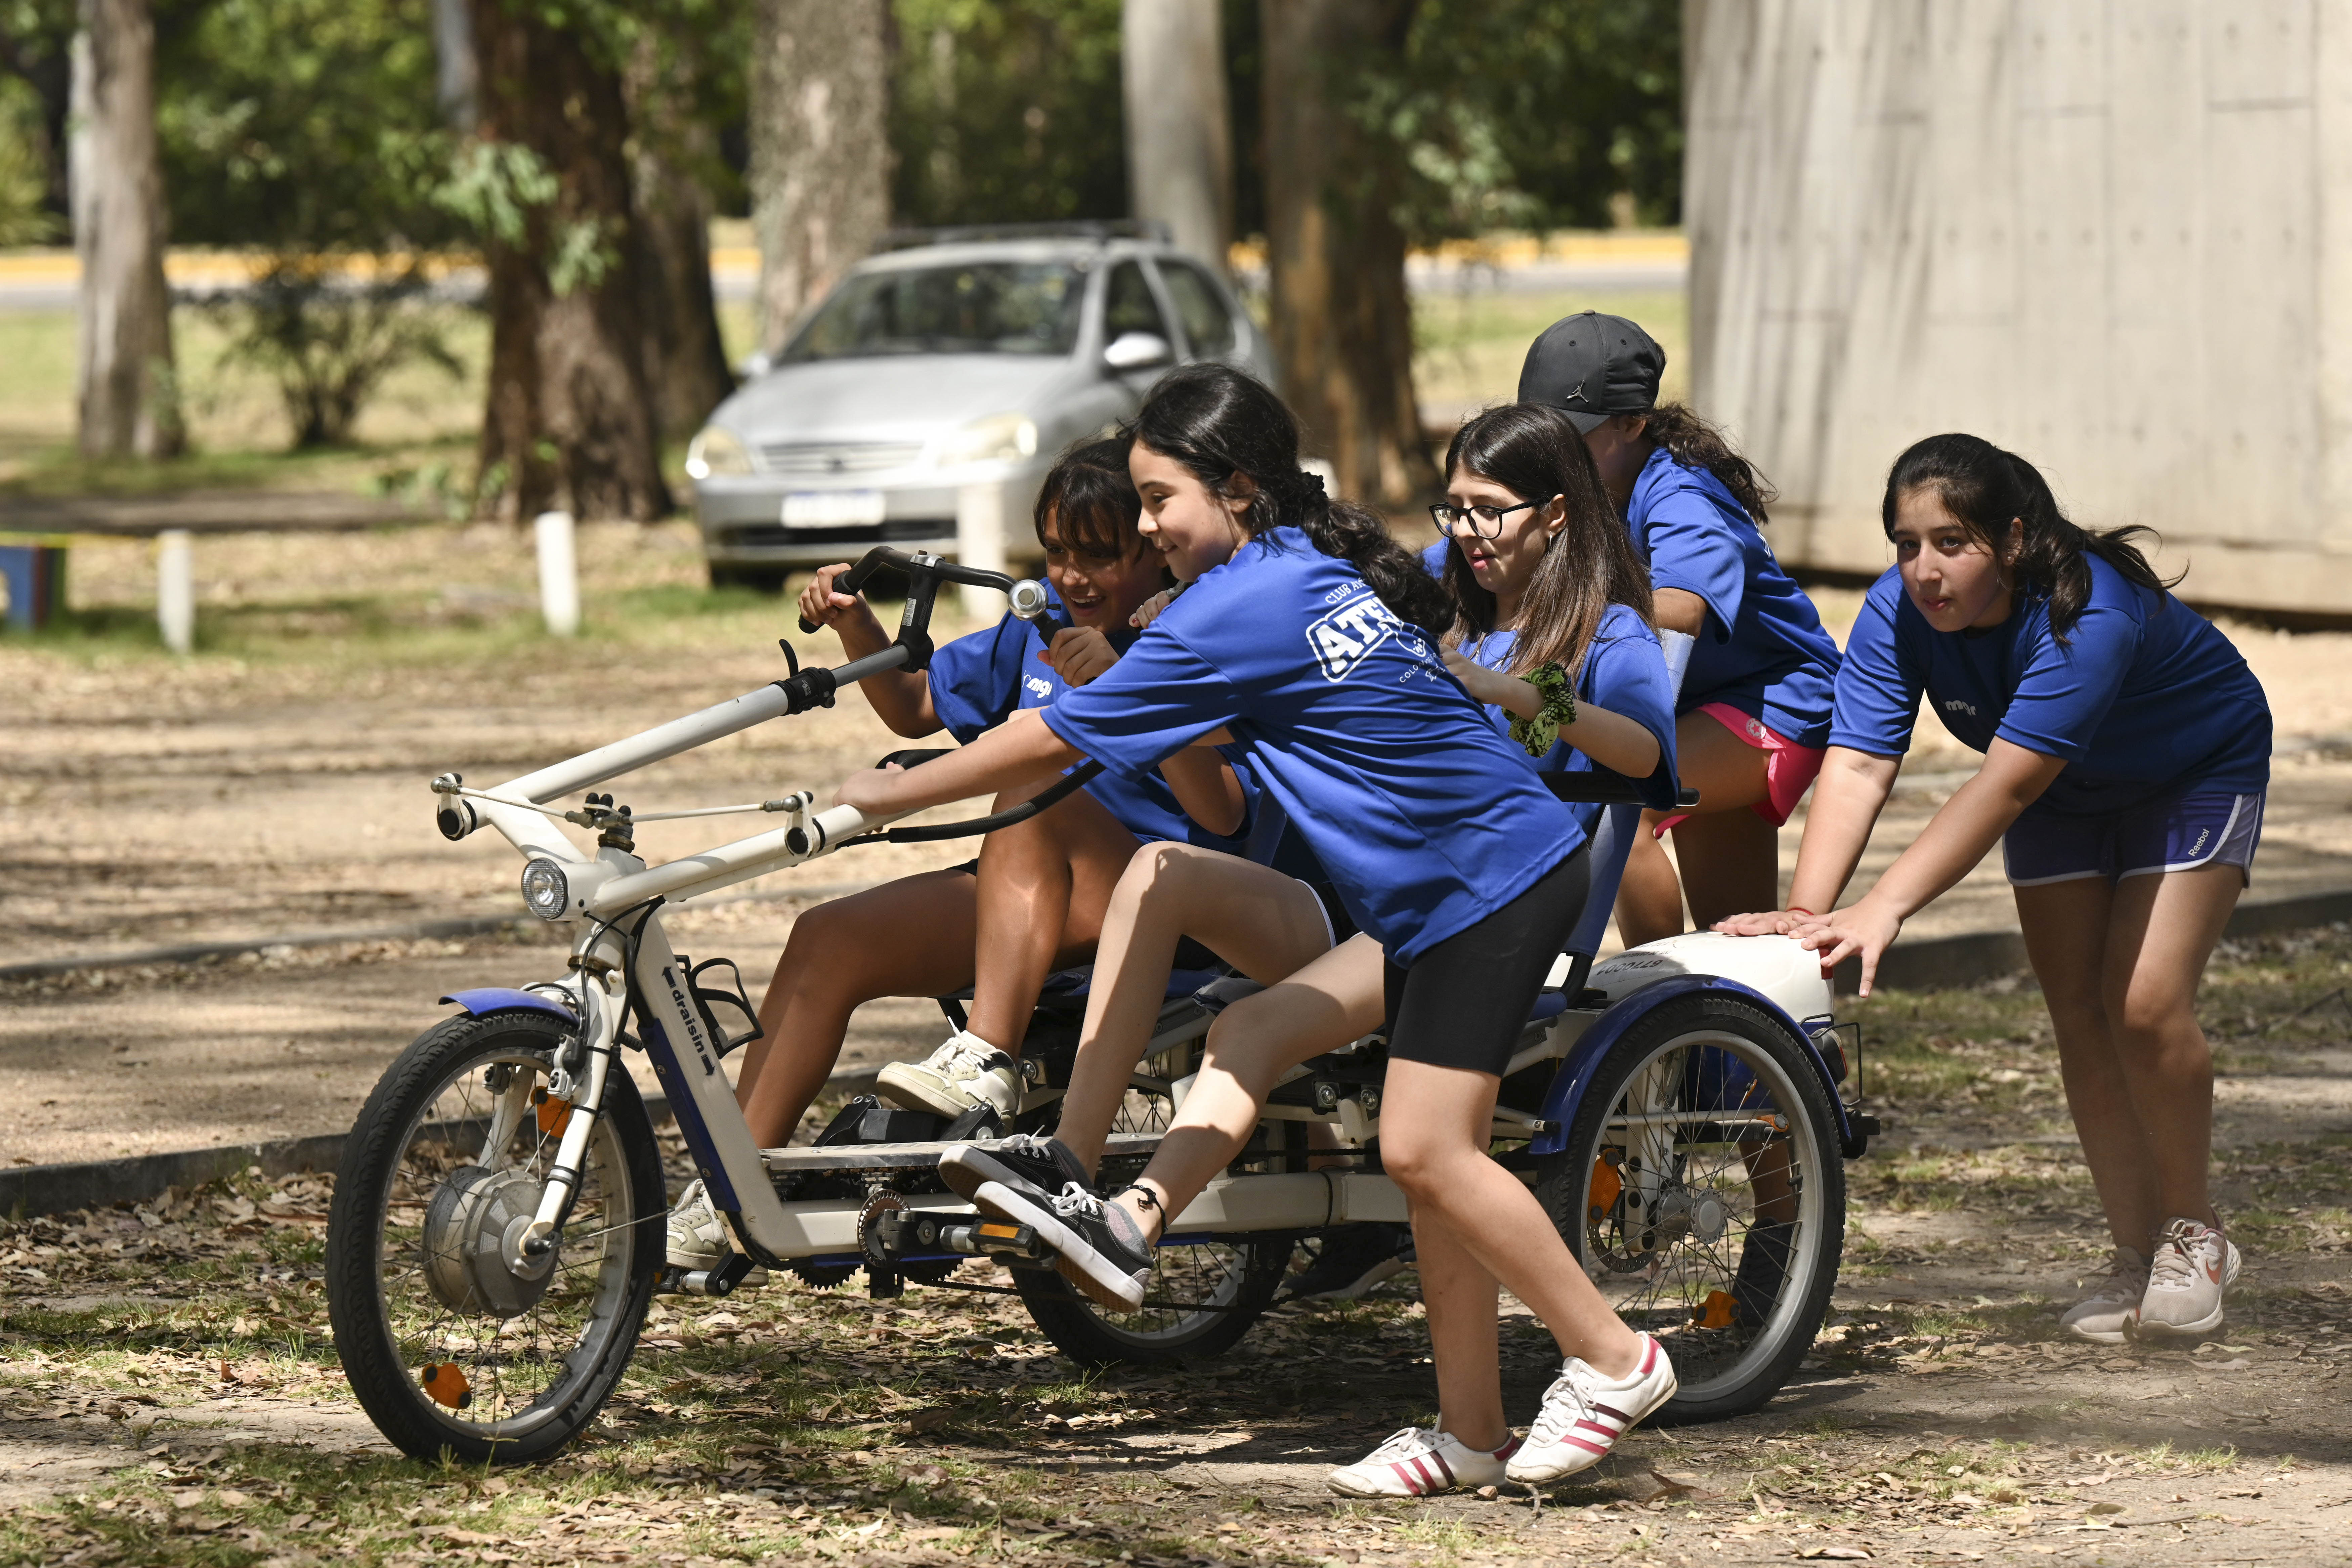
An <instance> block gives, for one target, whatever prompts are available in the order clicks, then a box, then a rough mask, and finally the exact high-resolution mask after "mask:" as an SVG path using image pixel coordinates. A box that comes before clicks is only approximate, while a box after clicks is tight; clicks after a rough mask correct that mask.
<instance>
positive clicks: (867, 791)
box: [833, 763, 907, 816]
mask: <svg viewBox="0 0 2352 1568" xmlns="http://www.w3.org/2000/svg"><path fill="white" fill-rule="evenodd" d="M906 776H907V770H906V769H904V768H902V767H900V766H899V765H898V763H887V764H886V765H884V766H882V767H878V768H869V769H867V770H866V771H865V772H863V773H852V774H850V775H849V776H848V777H847V778H845V779H844V780H842V781H841V787H840V788H839V789H837V790H835V791H834V792H833V804H834V805H854V806H856V808H857V809H858V810H859V811H862V812H864V813H865V814H866V816H888V815H889V814H890V813H891V812H893V811H895V810H897V809H898V807H897V805H896V804H895V800H894V796H895V795H897V793H898V788H899V781H901V780H903V779H904V778H905V777H906Z"/></svg>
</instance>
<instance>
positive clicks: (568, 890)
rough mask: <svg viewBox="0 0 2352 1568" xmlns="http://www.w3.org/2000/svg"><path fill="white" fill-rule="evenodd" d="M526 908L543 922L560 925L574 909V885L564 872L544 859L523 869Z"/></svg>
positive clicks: (523, 900) (534, 861) (523, 892)
mask: <svg viewBox="0 0 2352 1568" xmlns="http://www.w3.org/2000/svg"><path fill="white" fill-rule="evenodd" d="M522 902H523V907H524V908H525V909H527V910H530V912H531V913H532V914H535V915H537V916H538V917H539V918H540V919H541V920H543V921H560V920H562V918H563V917H564V916H565V915H566V914H568V913H570V912H571V909H572V882H571V879H569V878H567V877H565V876H564V874H563V868H562V866H559V865H557V864H556V863H555V862H554V861H552V860H550V859H547V858H543V857H542V858H538V859H535V860H532V861H530V862H529V863H528V864H526V865H525V866H524V867H523V868H522Z"/></svg>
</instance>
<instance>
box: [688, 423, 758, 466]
mask: <svg viewBox="0 0 2352 1568" xmlns="http://www.w3.org/2000/svg"><path fill="white" fill-rule="evenodd" d="M750 472H751V448H750V447H746V446H745V445H743V443H742V441H741V439H740V437H737V436H736V435H735V433H734V432H733V431H731V430H722V429H720V428H719V426H716V425H706V426H703V427H702V428H701V429H700V430H699V431H698V432H696V434H695V437H694V439H693V440H691V441H688V443H687V444H686V473H687V477H688V479H709V478H710V477H711V476H712V475H714V474H716V475H719V476H722V477H723V476H726V475H730V474H748V473H750Z"/></svg>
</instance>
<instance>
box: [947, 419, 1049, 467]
mask: <svg viewBox="0 0 2352 1568" xmlns="http://www.w3.org/2000/svg"><path fill="white" fill-rule="evenodd" d="M1036 455H1037V425H1036V422H1035V421H1034V420H1033V419H1031V418H1030V417H1029V416H1027V415H1024V414H992V415H990V416H988V417H987V418H985V419H975V420H973V421H972V422H971V424H969V425H967V426H964V427H963V428H962V429H961V430H957V431H953V432H951V433H950V434H948V435H945V436H942V437H940V438H939V439H938V440H936V441H934V442H932V443H931V464H932V466H933V467H934V468H956V467H959V466H961V465H962V464H965V463H1009V462H1016V461H1018V460H1019V459H1021V458H1034V457H1035V456H1036Z"/></svg>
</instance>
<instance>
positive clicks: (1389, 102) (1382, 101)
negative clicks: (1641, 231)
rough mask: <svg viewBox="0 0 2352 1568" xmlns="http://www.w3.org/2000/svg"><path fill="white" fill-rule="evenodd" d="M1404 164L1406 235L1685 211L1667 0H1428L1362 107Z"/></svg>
mask: <svg viewBox="0 0 2352 1568" xmlns="http://www.w3.org/2000/svg"><path fill="white" fill-rule="evenodd" d="M1361 111H1362V112H1363V113H1365V114H1366V115H1367V116H1368V117H1370V119H1371V120H1372V121H1373V122H1374V124H1375V125H1376V126H1378V127H1379V128H1381V129H1382V130H1384V131H1385V132H1387V133H1388V134H1389V135H1391V136H1392V137H1394V138H1395V139H1396V141H1397V142H1399V143H1400V145H1401V146H1402V149H1403V153H1404V158H1405V163H1406V166H1407V167H1408V168H1409V169H1410V170H1411V171H1412V175H1413V176H1414V178H1413V181H1412V186H1411V190H1410V194H1409V195H1408V198H1407V201H1408V212H1407V214H1406V229H1407V232H1409V233H1411V234H1412V236H1413V237H1415V238H1416V239H1419V240H1424V241H1426V240H1431V239H1436V238H1440V237H1445V236H1449V235H1461V234H1475V233H1478V232H1481V231H1483V230H1486V229H1491V228H1497V227H1511V228H1538V229H1539V228H1551V227H1559V226H1578V227H1597V226H1606V225H1608V224H1610V223H1611V222H1612V221H1613V220H1614V219H1615V217H1616V216H1618V214H1617V211H1616V206H1617V205H1618V203H1619V200H1620V199H1621V198H1630V200H1631V204H1632V207H1633V216H1636V217H1637V218H1638V219H1639V220H1641V221H1644V222H1648V223H1654V224H1670V223H1675V222H1679V221H1680V219H1681V216H1682V153H1683V131H1682V7H1681V5H1679V4H1678V3H1677V0H1422V4H1421V5H1420V6H1419V8H1418V10H1417V11H1416V13H1415V15H1414V17H1413V24H1412V34H1411V36H1410V37H1409V38H1408V39H1407V41H1406V45H1405V50H1404V58H1403V60H1402V63H1401V68H1399V69H1397V70H1396V71H1395V72H1394V73H1393V74H1385V73H1375V76H1374V79H1373V81H1372V82H1371V83H1370V90H1369V91H1368V92H1367V93H1366V95H1365V98H1364V100H1363V104H1362V110H1361Z"/></svg>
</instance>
